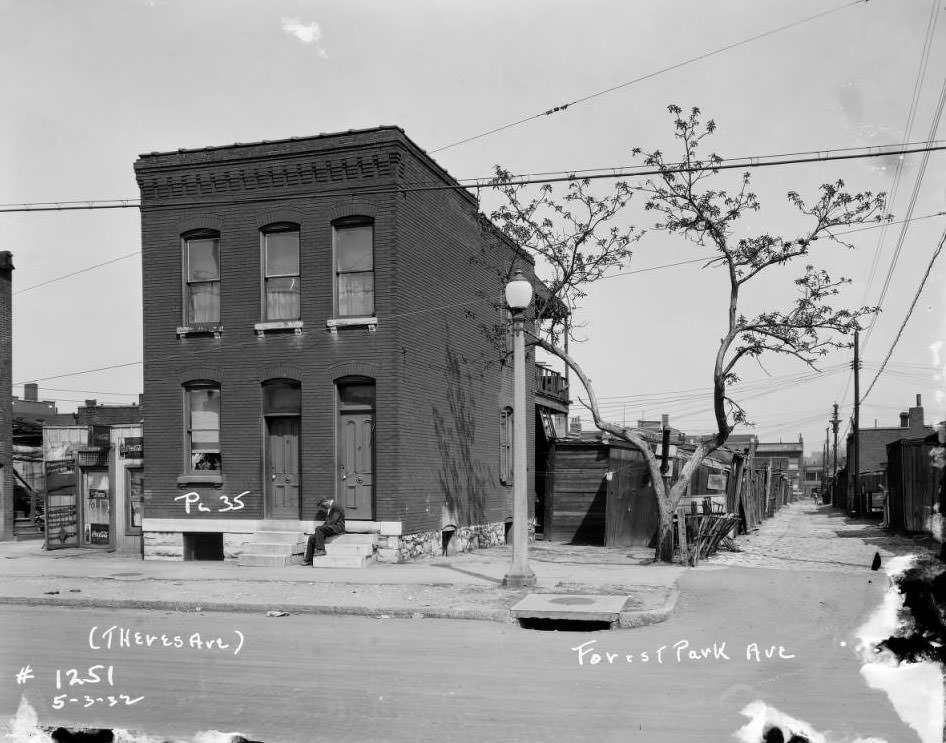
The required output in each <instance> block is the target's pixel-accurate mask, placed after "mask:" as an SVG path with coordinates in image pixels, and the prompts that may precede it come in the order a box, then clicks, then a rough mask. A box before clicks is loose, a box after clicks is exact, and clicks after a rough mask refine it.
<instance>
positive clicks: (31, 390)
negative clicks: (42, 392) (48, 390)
mask: <svg viewBox="0 0 946 743" xmlns="http://www.w3.org/2000/svg"><path fill="white" fill-rule="evenodd" d="M23 399H24V400H26V401H27V402H39V385H38V384H36V382H28V383H27V384H24V385H23Z"/></svg>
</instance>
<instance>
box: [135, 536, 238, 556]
mask: <svg viewBox="0 0 946 743" xmlns="http://www.w3.org/2000/svg"><path fill="white" fill-rule="evenodd" d="M143 539H144V542H145V545H144V559H145V560H183V559H184V534H183V533H182V532H179V531H170V532H165V531H146V532H145V533H144V535H143ZM252 541H253V535H252V534H247V533H243V532H224V533H223V559H224V561H226V562H229V561H231V560H233V561H236V560H238V559H239V558H240V555H241V554H242V553H243V552H244V551H245V549H246V545H247V544H248V543H249V542H252Z"/></svg>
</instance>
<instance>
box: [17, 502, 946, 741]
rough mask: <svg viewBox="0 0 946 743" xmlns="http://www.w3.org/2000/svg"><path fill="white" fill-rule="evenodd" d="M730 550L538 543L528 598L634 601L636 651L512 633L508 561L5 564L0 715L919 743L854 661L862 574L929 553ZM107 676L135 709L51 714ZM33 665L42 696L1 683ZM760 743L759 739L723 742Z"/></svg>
mask: <svg viewBox="0 0 946 743" xmlns="http://www.w3.org/2000/svg"><path fill="white" fill-rule="evenodd" d="M737 545H738V549H739V550H740V551H738V552H728V551H724V552H720V553H719V554H718V555H717V556H714V557H712V558H710V559H708V560H705V561H703V562H701V563H700V565H699V566H698V567H696V568H683V567H682V566H680V565H672V566H667V565H654V564H652V563H651V562H650V557H651V556H650V552H649V551H646V550H645V551H641V550H630V549H623V550H622V549H606V548H600V547H583V546H574V545H562V544H550V543H545V542H539V543H537V544H536V545H534V546H533V547H532V548H531V549H530V556H531V560H530V563H531V565H532V567H533V569H534V570H535V572H536V574H537V578H538V586H537V588H536V589H535V591H536V592H540V593H541V592H547V593H563V594H593V595H606V596H610V595H626V596H629V597H631V599H632V601H631V602H630V605H631V610H637V611H639V612H641V613H642V614H644V613H646V612H647V611H650V612H651V613H650V614H648V615H647V618H648V621H642V622H641V623H640V626H638V627H637V628H636V629H634V630H633V631H625V632H612V631H607V630H605V631H596V632H575V631H559V632H529V631H527V630H523V629H520V628H518V627H517V626H516V625H515V624H514V623H513V622H511V621H510V619H509V609H510V607H511V606H512V605H514V604H515V603H516V602H517V601H519V600H520V599H521V598H522V596H523V595H525V594H526V593H529V592H527V591H509V590H506V589H504V588H502V586H501V581H502V576H503V575H504V574H505V572H506V570H507V569H508V567H509V565H510V561H511V553H510V551H509V550H508V549H506V548H499V549H488V550H481V551H479V552H475V553H470V554H464V555H456V556H450V557H438V558H433V559H429V560H424V561H418V562H414V563H410V564H404V565H380V564H379V565H373V566H371V567H368V568H365V569H362V570H341V569H320V568H303V567H295V566H294V567H286V568H279V569H276V568H241V567H238V566H236V565H230V564H226V563H211V562H187V563H184V562H159V561H146V562H142V561H140V560H137V559H132V558H124V557H119V556H117V555H114V554H103V553H100V552H89V551H81V550H69V551H64V552H51V553H48V554H47V553H45V552H43V551H42V550H40V548H39V547H40V545H39V543H36V542H31V543H30V542H27V543H7V544H0V604H7V605H6V606H0V636H2V637H3V638H6V639H5V640H4V641H3V642H0V670H2V671H3V674H2V675H0V680H2V683H0V718H2V719H9V718H10V716H11V715H12V714H13V710H14V709H15V708H16V705H17V703H18V701H19V699H20V696H21V693H22V694H25V695H26V698H27V699H28V700H29V701H30V703H31V704H32V705H33V706H34V707H35V708H36V709H37V710H38V711H39V712H40V714H41V718H40V719H41V721H42V723H43V724H47V723H48V722H50V721H54V722H58V723H60V724H70V725H79V726H85V725H90V726H94V725H108V726H127V727H129V728H132V729H137V730H148V731H149V732H150V731H154V732H160V731H164V730H168V731H170V732H174V733H180V734H182V735H183V734H184V733H186V732H187V731H193V730H197V729H202V730H206V729H208V728H216V729H224V730H226V729H229V730H233V729H239V730H241V731H242V733H243V734H245V735H247V736H248V737H251V738H252V739H254V740H262V741H266V743H273V742H274V741H282V740H286V741H295V740H302V739H310V738H306V737H305V733H306V731H309V733H310V734H311V736H312V737H311V739H322V738H324V739H327V740H339V741H343V740H344V741H348V740H351V741H355V740H364V739H365V738H367V737H372V736H373V737H377V736H378V735H383V736H385V737H386V738H387V739H391V740H401V739H407V738H410V739H412V740H417V741H425V740H434V739H436V740H442V739H443V737H445V736H450V737H452V738H454V739H456V740H462V741H465V740H474V739H475V740H484V739H487V740H488V739H494V738H498V737H504V738H505V739H508V740H548V739H552V738H558V737H562V738H566V739H568V738H570V739H573V740H598V741H611V740H614V741H619V740H620V741H627V740H641V741H648V743H655V742H656V743H676V742H677V741H680V740H707V741H710V740H714V741H715V740H734V739H737V738H736V737H734V736H735V732H736V730H737V729H739V728H741V726H743V725H747V727H751V725H756V726H757V727H758V726H761V725H762V724H763V722H762V720H763V719H768V720H771V719H774V716H776V715H777V714H785V715H789V716H791V717H794V718H800V719H802V720H804V722H805V724H806V725H808V726H810V727H811V729H813V730H818V731H824V732H825V733H826V735H825V736H824V737H822V738H818V737H816V736H813V735H812V736H809V739H810V740H812V741H816V740H822V741H828V742H829V743H835V742H837V741H842V742H843V743H852V742H853V741H861V743H864V742H865V741H867V740H871V741H874V740H876V741H885V742H886V743H918V742H919V741H923V743H926V741H927V740H930V738H929V737H920V736H918V735H917V733H916V732H915V731H914V730H911V729H910V727H909V725H908V724H907V723H906V722H905V721H904V720H902V719H901V718H900V717H899V715H898V713H897V712H896V711H895V710H894V707H893V706H892V702H891V700H889V699H888V698H887V696H886V695H885V694H884V693H882V692H881V691H879V690H877V689H875V688H869V687H868V685H867V684H866V683H865V680H864V678H863V676H862V672H863V671H862V664H863V659H862V657H861V655H860V654H859V653H857V652H855V645H856V643H857V630H858V628H859V627H860V626H861V625H862V624H863V622H864V621H865V619H866V618H867V617H868V616H871V615H872V614H874V613H875V611H876V609H877V607H878V606H880V605H881V603H882V602H883V598H884V596H885V594H886V593H887V592H888V590H889V579H888V578H887V576H886V575H885V574H884V573H883V571H878V572H873V571H871V570H870V564H871V561H872V560H873V557H874V554H875V552H879V553H880V554H881V557H882V560H884V561H885V562H886V561H887V560H889V559H890V558H891V557H892V556H894V555H898V554H905V553H916V552H919V551H922V550H923V549H926V548H927V547H931V546H932V545H931V544H929V543H922V542H917V541H914V540H911V539H906V538H903V537H895V536H890V535H887V534H885V533H884V532H882V531H881V530H880V529H878V528H877V526H876V525H875V524H871V523H867V522H861V521H857V520H854V519H850V518H848V517H846V516H845V515H843V514H841V513H839V512H837V511H834V510H832V509H831V508H830V507H827V506H821V505H817V504H814V503H811V502H799V503H793V504H790V505H788V506H786V507H785V508H783V509H781V510H780V511H779V513H777V514H776V515H775V516H774V517H773V518H771V519H769V520H767V521H766V522H764V523H763V524H762V526H761V528H760V529H759V530H758V531H756V532H754V533H753V534H749V535H745V536H742V537H740V538H738V539H737ZM45 605H56V606H71V607H75V608H74V609H73V610H71V611H46V610H45V609H44V606H45ZM671 608H672V609H673V611H670V609H671ZM151 610H155V611H151ZM229 612H235V613H229ZM268 612H280V613H283V612H284V613H285V614H286V616H283V617H282V618H270V617H269V616H267V613H268ZM318 614H334V615H339V616H321V617H319V616H313V615H318ZM342 615H362V616H342ZM398 617H405V618H412V619H418V620H420V619H432V620H436V619H437V618H445V619H451V620H464V619H479V620H483V619H488V620H493V621H474V622H464V621H396V620H395V618H398ZM657 619H663V620H664V621H656V620H657ZM378 620H392V621H378ZM111 625H115V626H116V627H127V628H130V629H131V630H132V631H133V632H134V631H141V632H142V633H145V632H154V633H157V634H160V633H169V634H172V635H173V634H175V633H180V634H181V635H182V636H189V634H190V633H192V632H200V634H201V636H202V637H203V638H204V639H205V640H206V638H207V637H217V636H220V637H223V638H224V639H225V640H226V641H227V642H231V643H232V641H233V640H234V639H235V638H236V637H237V635H236V630H237V629H239V630H240V631H241V634H240V635H239V639H240V642H241V643H242V641H243V638H244V637H245V638H246V650H245V651H241V652H240V654H239V655H238V656H237V655H235V654H234V655H232V656H231V655H228V654H227V653H221V652H219V651H218V650H208V649H206V648H205V649H194V648H192V647H190V645H189V643H188V646H187V647H185V648H184V649H176V648H170V649H166V648H164V647H151V646H150V645H149V646H148V647H138V646H129V647H119V648H117V649H112V650H109V651H107V652H106V651H104V650H101V649H99V648H97V647H93V646H92V645H91V643H92V642H93V640H94V641H95V642H97V643H98V644H99V645H101V638H96V637H95V636H94V635H93V636H92V637H91V638H90V631H91V630H90V628H95V627H98V628H99V630H101V629H102V628H105V627H108V626H111ZM275 628H278V630H276V629H275ZM25 637H29V638H30V641H29V642H23V638H25ZM11 640H12V641H11ZM595 653H597V654H598V655H597V657H596V655H595ZM648 656H649V660H648ZM228 659H229V660H228ZM113 663H114V664H115V673H116V676H117V679H118V680H116V684H115V688H116V690H118V691H121V692H122V693H123V694H132V693H134V694H135V695H143V697H144V701H142V702H140V703H137V704H136V705H134V706H128V708H127V709H125V707H122V706H118V707H115V708H114V709H113V708H111V707H109V708H105V707H104V706H103V704H100V703H98V702H97V701H94V703H92V705H91V706H90V707H89V708H88V709H86V708H85V704H86V702H83V701H82V700H83V699H85V697H84V696H81V695H79V694H76V699H77V700H78V701H77V702H76V703H71V702H70V705H67V706H66V707H65V708H64V709H60V710H59V711H58V712H57V710H56V707H55V706H51V704H52V702H51V700H54V699H56V697H57V695H61V694H62V692H61V690H60V689H59V687H58V686H56V683H57V681H58V676H57V675H56V673H57V670H59V669H62V668H68V667H69V666H75V667H76V668H80V669H81V668H86V667H88V668H90V669H91V668H92V667H93V664H109V665H111V664H113ZM27 667H29V668H30V669H31V676H35V678H32V679H31V680H30V681H29V683H24V684H22V685H21V684H20V681H19V678H17V680H16V685H14V677H15V673H14V672H15V671H16V670H17V669H25V668H27ZM353 669H355V670H353ZM62 672H63V673H67V671H62ZM89 688H91V686H90V687H89ZM248 689H252V690H253V692H252V693H248V692H247V690H248ZM82 691H83V693H85V692H86V691H87V689H83V690H82ZM99 693H100V694H102V693H103V692H99ZM91 696H92V697H93V700H95V699H97V697H95V695H91ZM133 698H136V697H133ZM332 700H334V701H332ZM760 709H761V710H762V713H761V715H760V713H757V712H753V711H752V710H757V711H758V710H760ZM169 710H173V714H169ZM753 720H754V722H753ZM313 725H314V727H313ZM806 729H807V728H806ZM795 730H796V732H797V730H798V728H795ZM316 731H317V732H316ZM0 733H2V725H0ZM788 737H790V736H786V739H787V738H788ZM182 739H187V740H191V737H190V736H187V737H186V738H182ZM761 739H762V733H761V727H759V732H757V733H755V734H752V735H750V734H749V733H746V734H745V735H743V736H742V737H738V740H740V741H751V742H752V743H756V741H759V740H761ZM149 740H150V739H149ZM193 740H195V741H196V740H197V739H196V738H193ZM227 740H230V738H227Z"/></svg>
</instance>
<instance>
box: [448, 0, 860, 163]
mask: <svg viewBox="0 0 946 743" xmlns="http://www.w3.org/2000/svg"><path fill="white" fill-rule="evenodd" d="M867 1H868V0H854V2H850V3H847V4H845V5H840V6H838V7H836V8H832V9H831V10H826V11H823V12H821V13H816V14H815V15H811V16H808V17H807V18H802V19H800V20H797V21H793V22H792V23H787V24H785V25H784V26H779V27H778V28H773V29H771V30H769V31H765V32H763V33H760V34H756V35H755V36H750V37H748V38H745V39H742V40H741V41H736V42H733V43H731V44H727V45H726V46H724V47H720V48H719V49H715V50H713V51H711V52H705V53H703V54H699V55H697V56H695V57H690V58H689V59H686V60H684V61H682V62H677V63H676V64H672V65H670V66H668V67H664V68H662V69H659V70H656V71H654V72H649V73H647V74H646V75H642V76H641V77H636V78H634V79H633V80H628V81H627V82H623V83H619V84H618V85H613V86H611V87H610V88H605V89H604V90H599V91H597V92H596V93H591V94H589V95H586V96H583V97H582V98H576V99H575V100H573V101H571V102H569V103H564V104H561V105H558V106H553V107H552V108H549V109H547V110H546V111H543V112H542V113H537V114H533V115H532V116H527V117H525V118H523V119H519V120H518V121H513V122H510V123H509V124H504V125H502V126H498V127H496V128H495V129H490V130H489V131H486V132H483V133H481V134H476V135H474V136H472V137H466V138H465V139H461V140H459V141H457V142H453V143H452V144H447V145H443V146H442V147H438V148H437V149H435V150H431V154H435V153H437V152H443V151H444V150H448V149H451V148H453V147H459V146H460V145H462V144H467V143H468V142H473V141H475V140H477V139H483V138H484V137H488V136H490V135H492V134H497V133H499V132H502V131H506V130H507V129H512V128H513V127H516V126H520V125H522V124H525V123H527V122H529V121H533V120H535V119H540V118H542V117H544V116H551V115H552V114H556V113H560V112H562V111H565V110H566V109H568V108H571V107H573V106H577V105H578V104H580V103H585V102H586V101H590V100H591V99H593V98H598V97H599V96H603V95H607V94H608V93H613V92H614V91H616V90H621V89H623V88H626V87H628V86H630V85H636V84H637V83H639V82H643V81H644V80H650V79H651V78H654V77H657V76H658V75H662V74H664V73H665V72H671V71H673V70H678V69H680V68H681V67H686V66H687V65H690V64H693V63H694V62H701V61H702V60H704V59H709V58H710V57H714V56H716V55H717V54H722V53H723V52H727V51H729V50H731V49H735V48H736V47H739V46H743V45H744V44H749V43H751V42H753V41H758V40H759V39H764V38H765V37H767V36H772V35H773V34H776V33H779V32H781V31H786V30H788V29H790V28H794V27H796V26H800V25H802V24H804V23H809V22H810V21H813V20H816V19H818V18H822V17H824V16H826V15H830V14H831V13H836V12H838V11H839V10H845V9H847V8H850V7H853V6H855V5H858V4H860V3H866V2H867Z"/></svg>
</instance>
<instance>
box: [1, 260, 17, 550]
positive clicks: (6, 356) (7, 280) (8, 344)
mask: <svg viewBox="0 0 946 743" xmlns="http://www.w3.org/2000/svg"><path fill="white" fill-rule="evenodd" d="M12 374H13V255H12V254H11V253H10V251H8V250H4V251H0V539H12V538H13V522H14V514H13V424H12V421H13V377H12Z"/></svg>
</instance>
